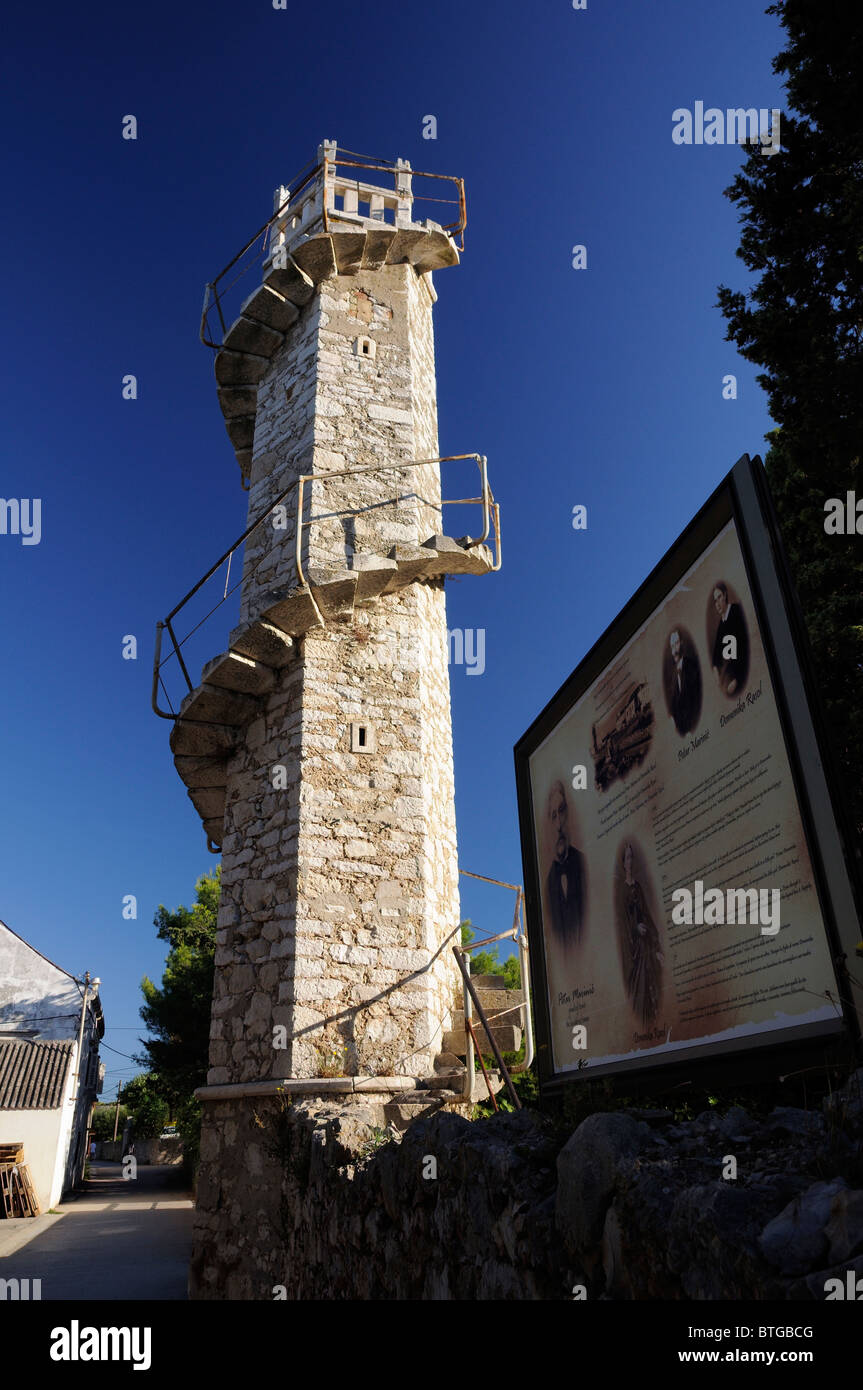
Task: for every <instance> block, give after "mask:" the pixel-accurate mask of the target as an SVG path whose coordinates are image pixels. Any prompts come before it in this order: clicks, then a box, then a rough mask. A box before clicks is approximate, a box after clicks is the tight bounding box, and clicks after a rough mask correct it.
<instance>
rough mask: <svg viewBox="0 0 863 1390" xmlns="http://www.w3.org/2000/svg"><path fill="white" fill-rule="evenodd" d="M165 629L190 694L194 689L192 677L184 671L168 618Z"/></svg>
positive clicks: (181, 657) (180, 654)
mask: <svg viewBox="0 0 863 1390" xmlns="http://www.w3.org/2000/svg"><path fill="white" fill-rule="evenodd" d="M165 627H166V628H167V630H168V635H169V636H170V638H171V641H172V642H173V644H174V651H175V652H176V653H177V660H178V661H179V663H180V670H181V671H182V672H183V675H184V676H185V677H186V684H187V686H188V687H189V692H190V693H191V692H192V691H193V690H194V688H195V687H194V686H193V685H192V677H191V676H190V675H189V672H188V671H187V670H186V663H185V661H184V660H183V653H182V652H181V651H180V648H179V646H178V645H177V639H176V637H175V635H174V629H173V628H172V627H171V620H170V618H166V619H165Z"/></svg>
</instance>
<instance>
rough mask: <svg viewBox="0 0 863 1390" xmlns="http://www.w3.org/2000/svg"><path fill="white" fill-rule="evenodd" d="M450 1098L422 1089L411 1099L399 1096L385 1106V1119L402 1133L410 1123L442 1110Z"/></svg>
mask: <svg viewBox="0 0 863 1390" xmlns="http://www.w3.org/2000/svg"><path fill="white" fill-rule="evenodd" d="M448 1099H450V1097H448V1096H441V1095H436V1094H434V1093H433V1092H431V1091H420V1092H419V1093H418V1095H416V1096H411V1097H410V1098H409V1099H408V1098H405V1099H402V1098H399V1099H398V1100H391V1101H387V1103H386V1104H385V1105H384V1107H383V1112H384V1119H385V1120H386V1122H387V1124H391V1125H393V1126H394V1127H395V1128H396V1129H397V1130H398V1131H399V1133H402V1131H403V1130H406V1129H407V1127H408V1125H411V1124H413V1122H414V1120H418V1119H420V1117H421V1116H426V1115H433V1114H434V1113H435V1112H436V1111H437V1110H442V1109H443V1107H444V1106H445V1105H446V1104H447V1101H448Z"/></svg>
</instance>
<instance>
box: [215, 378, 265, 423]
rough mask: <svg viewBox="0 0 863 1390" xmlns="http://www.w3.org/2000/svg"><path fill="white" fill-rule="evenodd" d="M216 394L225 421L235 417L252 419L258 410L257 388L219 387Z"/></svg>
mask: <svg viewBox="0 0 863 1390" xmlns="http://www.w3.org/2000/svg"><path fill="white" fill-rule="evenodd" d="M217 394H218V397H219V405H220V406H221V407H222V414H223V415H224V417H225V419H226V420H230V419H231V418H232V417H233V416H235V415H251V416H253V417H254V415H255V413H256V411H257V409H258V388H257V386H220V387H219V390H218V393H217Z"/></svg>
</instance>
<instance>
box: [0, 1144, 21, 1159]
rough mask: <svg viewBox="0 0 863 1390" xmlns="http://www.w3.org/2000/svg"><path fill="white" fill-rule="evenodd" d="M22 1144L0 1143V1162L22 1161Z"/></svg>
mask: <svg viewBox="0 0 863 1390" xmlns="http://www.w3.org/2000/svg"><path fill="white" fill-rule="evenodd" d="M23 1161H24V1145H23V1144H0V1163H23Z"/></svg>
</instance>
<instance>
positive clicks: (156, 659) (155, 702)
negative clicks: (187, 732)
mask: <svg viewBox="0 0 863 1390" xmlns="http://www.w3.org/2000/svg"><path fill="white" fill-rule="evenodd" d="M164 626H165V624H164V623H157V624H156V651H155V654H154V656H153V690H152V693H151V695H150V704H151V705H152V706H153V713H154V714H158V716H159V718H160V719H173V718H174V715H173V714H166V713H165V711H164V710H163V709H159V668H160V666H161V664H162V662H161V655H162V629H163V628H164Z"/></svg>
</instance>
